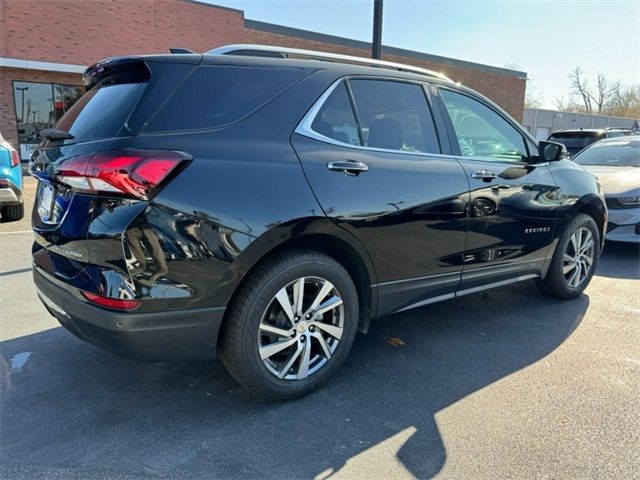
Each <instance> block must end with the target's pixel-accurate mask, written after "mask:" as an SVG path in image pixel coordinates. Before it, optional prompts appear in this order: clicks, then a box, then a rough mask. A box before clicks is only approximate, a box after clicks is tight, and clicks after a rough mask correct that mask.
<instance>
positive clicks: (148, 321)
mask: <svg viewBox="0 0 640 480" xmlns="http://www.w3.org/2000/svg"><path fill="white" fill-rule="evenodd" d="M33 279H34V282H35V285H36V288H37V290H38V296H39V297H40V300H41V301H42V303H43V304H44V305H45V307H46V308H47V310H48V311H49V313H51V315H53V316H54V317H55V318H56V319H57V320H58V321H59V322H60V324H61V325H62V326H63V327H65V328H66V329H67V330H69V331H70V332H71V333H73V334H74V335H76V336H77V337H78V338H80V339H82V340H85V341H87V342H89V343H91V344H93V345H96V346H98V347H100V348H103V349H105V350H107V351H110V352H112V353H115V354H117V355H120V356H123V357H127V358H133V359H137V360H146V361H171V360H189V359H204V358H213V357H214V356H215V351H216V343H217V338H218V331H219V329H220V324H221V323H222V318H223V316H224V311H225V308H224V307H219V308H201V309H192V310H174V311H163V312H153V313H135V312H119V311H112V310H107V309H103V308H99V307H95V306H93V305H92V304H90V303H88V302H87V301H84V300H83V299H82V297H81V294H80V292H79V291H78V290H76V289H74V288H73V287H71V286H66V285H64V284H61V282H60V281H58V280H56V279H54V278H52V277H51V276H50V275H48V274H46V273H45V272H44V271H43V270H42V269H41V268H39V267H38V266H37V265H34V266H33Z"/></svg>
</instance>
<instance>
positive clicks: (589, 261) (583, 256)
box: [582, 253, 593, 267]
mask: <svg viewBox="0 0 640 480" xmlns="http://www.w3.org/2000/svg"><path fill="white" fill-rule="evenodd" d="M582 258H584V259H585V261H586V262H587V265H588V266H589V267H590V266H591V265H592V264H593V257H591V256H589V255H587V254H586V253H583V254H582Z"/></svg>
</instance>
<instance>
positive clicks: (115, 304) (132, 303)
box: [82, 291, 141, 310]
mask: <svg viewBox="0 0 640 480" xmlns="http://www.w3.org/2000/svg"><path fill="white" fill-rule="evenodd" d="M82 294H83V295H84V296H85V297H86V299H87V300H89V301H90V302H91V303H95V304H96V305H100V306H101V307H107V308H113V309H115V310H133V309H134V308H137V307H138V306H140V303H141V302H140V300H121V299H119V298H108V297H102V296H100V295H96V294H95V293H90V292H85V291H83V292H82Z"/></svg>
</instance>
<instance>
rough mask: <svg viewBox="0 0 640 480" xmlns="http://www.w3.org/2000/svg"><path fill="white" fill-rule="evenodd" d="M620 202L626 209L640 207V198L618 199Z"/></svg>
mask: <svg viewBox="0 0 640 480" xmlns="http://www.w3.org/2000/svg"><path fill="white" fill-rule="evenodd" d="M618 201H619V202H620V203H621V204H622V205H624V206H625V207H631V206H640V196H635V197H618Z"/></svg>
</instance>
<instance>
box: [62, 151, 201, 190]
mask: <svg viewBox="0 0 640 480" xmlns="http://www.w3.org/2000/svg"><path fill="white" fill-rule="evenodd" d="M190 159H191V157H190V156H189V155H187V154H186V153H184V152H177V151H173V150H118V151H108V152H98V153H95V154H92V155H79V156H77V157H71V158H69V159H67V160H64V161H63V162H61V163H60V164H59V165H58V166H57V167H56V171H55V175H56V179H57V180H58V181H59V182H61V183H64V184H65V185H68V186H69V187H71V188H72V189H73V190H75V191H79V192H84V193H109V194H111V193H113V194H118V195H127V196H132V197H135V198H140V199H143V200H147V199H148V198H149V197H150V196H151V195H152V194H153V192H154V190H155V189H157V188H158V187H159V186H160V184H161V183H162V182H163V181H164V180H165V179H166V178H167V177H168V176H169V175H170V174H171V172H173V171H175V170H176V168H177V167H178V166H179V165H180V164H182V163H183V162H187V161H188V160H190Z"/></svg>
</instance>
